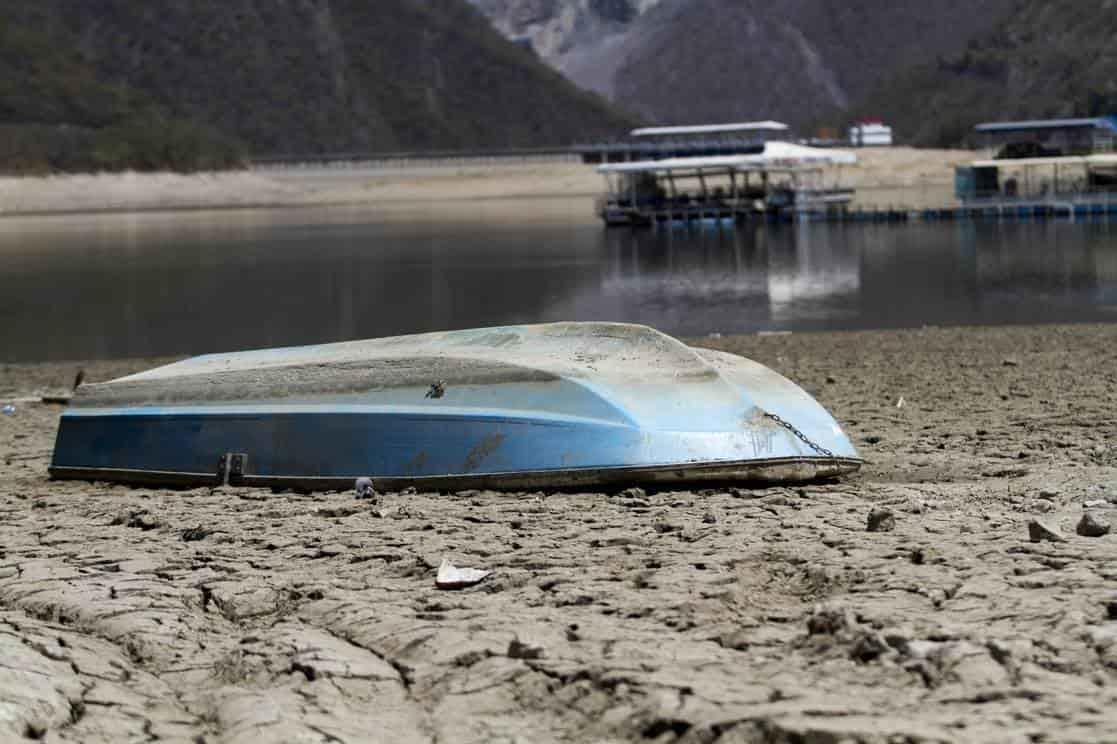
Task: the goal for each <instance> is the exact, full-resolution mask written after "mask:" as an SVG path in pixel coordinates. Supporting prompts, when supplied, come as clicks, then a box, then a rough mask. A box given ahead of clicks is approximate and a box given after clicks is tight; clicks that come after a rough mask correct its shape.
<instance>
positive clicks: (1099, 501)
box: [1082, 499, 1110, 509]
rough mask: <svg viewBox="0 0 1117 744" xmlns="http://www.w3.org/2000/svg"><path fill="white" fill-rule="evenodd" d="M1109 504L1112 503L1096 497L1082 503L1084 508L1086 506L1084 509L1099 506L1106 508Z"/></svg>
mask: <svg viewBox="0 0 1117 744" xmlns="http://www.w3.org/2000/svg"><path fill="white" fill-rule="evenodd" d="M1107 506H1110V503H1109V501H1108V500H1106V499H1095V500H1094V501H1087V502H1085V503H1083V504H1082V508H1084V509H1097V508H1104V507H1107Z"/></svg>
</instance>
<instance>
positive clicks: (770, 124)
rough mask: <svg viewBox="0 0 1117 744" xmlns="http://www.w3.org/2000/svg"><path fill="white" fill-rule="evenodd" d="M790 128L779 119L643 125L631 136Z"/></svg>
mask: <svg viewBox="0 0 1117 744" xmlns="http://www.w3.org/2000/svg"><path fill="white" fill-rule="evenodd" d="M789 129H790V127H788V126H787V125H786V124H784V123H783V122H780V121H742V122H737V123H733V124H699V125H696V126H685V127H643V128H642V129H633V130H632V131H631V132H629V134H630V135H631V136H632V137H673V136H686V135H695V134H732V133H734V132H786V131H788V130H789Z"/></svg>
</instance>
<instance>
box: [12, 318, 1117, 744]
mask: <svg viewBox="0 0 1117 744" xmlns="http://www.w3.org/2000/svg"><path fill="white" fill-rule="evenodd" d="M1115 331H1117V326H1076V327H1045V328H998V329H950V330H945V329H925V330H919V331H906V332H871V333H845V334H819V335H798V334H797V335H794V336H777V337H756V336H749V337H727V338H722V339H703V340H700V341H698V342H697V343H700V344H702V345H707V346H711V347H715V348H721V349H724V350H728V351H733V352H736V353H740V354H743V355H745V356H748V357H750V358H753V359H756V360H757V361H760V362H762V363H765V364H767V365H769V366H771V367H773V368H775V369H776V370H778V371H780V372H782V373H783V374H785V375H787V376H789V377H790V378H792V379H793V380H795V381H797V382H799V383H800V384H801V385H803V386H804V387H805V388H806V389H808V390H809V391H810V392H811V393H812V394H814V395H815V396H816V397H817V398H818V399H819V400H820V401H821V402H822V403H823V405H825V406H827V407H828V408H830V410H831V411H833V413H834V414H835V415H836V417H837V418H838V419H839V421H840V422H841V423H842V424H843V426H844V427H845V428H846V430H847V432H848V433H849V434H850V435H851V437H852V438H853V439H854V441H855V443H856V444H857V446H858V447H859V449H860V450H861V453H862V455H863V456H864V457H865V458H866V459H867V460H868V461H869V462H868V464H867V466H866V467H865V469H864V470H863V472H862V473H860V474H859V475H857V476H855V477H851V478H847V479H844V480H842V481H838V482H832V483H824V484H813V485H807V486H801V487H793V488H767V489H740V488H719V489H711V490H702V491H672V492H646V493H645V492H642V491H639V490H635V489H630V490H626V491H623V492H619V493H549V492H536V493H515V494H501V493H495V492H487V491H471V492H463V493H451V494H433V493H383V494H379V495H378V496H377V497H376V498H373V499H358V498H356V496H355V494H353V493H327V494H313V495H299V494H294V493H272V492H271V491H270V490H252V489H233V488H219V489H208V488H207V489H198V490H193V491H170V490H151V489H133V488H127V487H121V486H112V485H106V484H80V483H61V482H51V481H50V480H48V479H47V476H46V466H47V463H48V461H49V456H50V450H51V447H52V445H53V437H54V434H55V431H56V429H57V423H58V416H59V414H60V412H61V410H62V409H61V408H58V407H53V406H46V405H42V404H39V403H35V402H31V401H30V400H18V401H17V402H16V406H17V410H16V412H15V414H14V415H10V416H0V473H2V474H3V475H2V479H0V740H3V741H9V740H19V739H21V738H22V739H39V740H45V741H52V742H122V741H155V740H158V741H187V742H259V741H298V742H356V741H391V742H445V743H450V742H514V741H515V742H537V741H538V742H545V741H603V742H604V741H654V742H715V741H716V742H725V743H727V744H728V743H729V742H765V743H770V744H775V743H780V744H783V743H786V744H792V743H799V742H810V743H811V744H831V743H833V744H838V743H839V742H940V741H941V742H954V741H958V742H1040V741H1042V742H1086V741H1104V740H1111V741H1112V740H1117V560H1115V559H1117V536H1114V535H1111V534H1106V535H1102V536H1099V537H1087V536H1084V535H1079V534H1078V532H1077V528H1078V525H1079V522H1080V521H1081V519H1082V517H1083V515H1084V514H1086V513H1090V514H1091V515H1092V517H1093V519H1094V522H1095V523H1096V524H1101V525H1102V527H1104V524H1105V523H1106V522H1110V521H1113V520H1114V519H1117V510H1115V509H1117V506H1112V505H1111V504H1112V503H1115V502H1117V453H1115V451H1114V450H1113V448H1112V440H1113V437H1114V435H1115V433H1117V419H1115V417H1114V401H1115V391H1117V388H1115V382H1117V343H1114V342H1115V340H1117V333H1115ZM152 364H153V362H152V361H150V360H148V361H142V362H140V361H127V362H92V363H86V364H77V363H75V364H70V365H66V364H44V365H7V366H3V367H0V399H4V400H7V399H24V398H30V397H31V396H37V395H40V394H42V393H43V392H51V391H58V390H64V389H65V388H66V385H67V383H68V382H70V381H71V380H72V379H73V377H74V374H75V372H76V371H77V369H78V368H79V367H84V369H85V371H86V379H87V380H90V381H94V380H103V379H109V378H112V377H115V376H118V375H120V374H123V373H126V372H131V371H135V370H138V369H144V368H147V367H149V366H151V365H152ZM901 399H902V400H903V403H902V405H899V404H900V401H901ZM0 402H3V400H0ZM874 511H875V514H874V516H873V518H872V520H871V521H872V523H873V527H874V530H873V531H870V529H869V526H868V525H869V522H870V513H871V512H874ZM1033 521H1036V522H1038V526H1037V525H1030V523H1032V522H1033ZM1033 537H1038V540H1039V541H1038V542H1033ZM443 558H449V559H451V560H452V561H453V562H454V563H455V564H457V565H459V566H467V567H474V568H482V569H488V570H491V571H493V574H492V575H491V576H490V577H489V578H488V579H486V580H485V581H483V582H482V583H480V584H478V585H477V586H475V587H472V588H469V589H465V590H462V591H455V592H448V591H440V590H438V589H436V587H435V582H434V579H435V573H436V570H437V567H438V565H439V562H440V561H441V560H442V559H443Z"/></svg>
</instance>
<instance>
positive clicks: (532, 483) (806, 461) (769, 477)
mask: <svg viewBox="0 0 1117 744" xmlns="http://www.w3.org/2000/svg"><path fill="white" fill-rule="evenodd" d="M864 464H865V461H864V460H862V459H860V458H854V457H781V458H769V459H764V460H725V461H714V462H683V463H665V464H661V465H638V466H630V465H619V466H612V467H592V468H573V469H551V470H531V471H504V472H496V473H475V474H470V473H463V474H450V475H434V476H381V477H376V476H375V475H368V476H356V475H354V476H303V475H253V474H249V473H245V474H238V475H230V476H229V477H228V480H227V483H226V482H225V481H224V480H223V478H222V476H221V474H220V473H219V472H218V471H216V470H215V472H213V473H190V472H177V471H166V470H138V469H124V468H83V467H74V466H55V465H51V466H50V467H49V468H48V472H49V474H50V477H51V478H52V479H53V480H84V481H108V482H116V483H128V484H133V485H139V484H150V485H159V486H170V487H181V488H197V487H207V486H208V487H214V486H220V485H231V486H237V487H246V488H253V487H259V488H268V487H270V488H275V489H289V490H295V491H346V490H349V489H351V488H353V486H354V483H355V482H356V480H357V478H359V477H369V478H371V479H372V480H373V483H374V484H375V485H376V487H377V488H378V489H381V490H388V491H392V490H400V489H404V488H408V487H414V488H419V489H424V490H429V491H435V492H446V491H460V490H468V489H475V488H487V489H492V490H498V491H499V490H523V489H534V488H548V489H559V490H561V489H567V488H573V487H581V486H590V487H596V488H607V487H610V486H614V487H616V486H622V485H657V484H676V485H682V484H695V483H702V484H706V485H709V484H727V485H740V484H742V483H749V484H763V483H781V484H784V483H806V482H809V481H814V480H820V479H827V478H836V477H838V476H841V475H847V474H849V473H853V472H856V471H857V470H859V469H860V468H861V467H862V466H863V465H864Z"/></svg>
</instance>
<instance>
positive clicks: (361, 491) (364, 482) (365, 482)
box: [354, 478, 376, 499]
mask: <svg viewBox="0 0 1117 744" xmlns="http://www.w3.org/2000/svg"><path fill="white" fill-rule="evenodd" d="M354 490H355V491H356V492H357V498H359V499H371V498H375V497H376V489H375V488H373V486H372V478H358V479H357V483H356V484H355V486H354Z"/></svg>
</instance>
